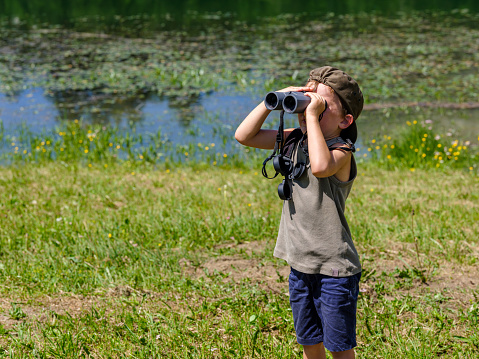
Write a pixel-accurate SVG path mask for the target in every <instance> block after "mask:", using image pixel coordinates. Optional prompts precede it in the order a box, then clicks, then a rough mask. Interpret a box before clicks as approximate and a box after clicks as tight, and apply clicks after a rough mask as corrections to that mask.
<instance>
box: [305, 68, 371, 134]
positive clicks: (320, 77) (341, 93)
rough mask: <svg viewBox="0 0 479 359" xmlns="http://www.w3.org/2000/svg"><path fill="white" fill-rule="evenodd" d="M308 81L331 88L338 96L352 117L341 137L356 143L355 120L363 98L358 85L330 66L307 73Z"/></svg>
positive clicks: (360, 109)
mask: <svg viewBox="0 0 479 359" xmlns="http://www.w3.org/2000/svg"><path fill="white" fill-rule="evenodd" d="M308 81H318V82H319V83H322V84H324V85H326V86H329V87H331V88H332V89H333V90H334V92H336V94H337V95H338V97H339V99H340V100H341V103H342V105H343V106H344V107H345V109H346V111H347V113H349V114H351V115H353V118H354V121H353V123H352V124H351V125H349V127H348V128H346V129H344V130H342V131H341V137H343V138H345V139H346V138H349V139H350V140H351V141H352V142H356V139H357V138H358V128H357V126H356V120H357V119H358V117H359V115H360V114H361V111H362V110H363V105H364V97H363V93H362V92H361V89H360V88H359V85H358V83H357V82H356V81H355V80H354V79H353V78H352V77H351V76H349V75H348V74H347V73H346V72H344V71H342V70H339V69H337V68H335V67H331V66H323V67H318V68H316V69H314V70H312V71H311V72H310V73H309V80H308Z"/></svg>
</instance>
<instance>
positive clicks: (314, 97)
mask: <svg viewBox="0 0 479 359" xmlns="http://www.w3.org/2000/svg"><path fill="white" fill-rule="evenodd" d="M304 95H305V96H308V97H309V98H311V103H310V104H309V105H308V107H306V112H305V115H306V116H307V115H311V116H312V117H313V118H318V117H319V115H321V114H322V113H323V112H324V111H325V110H326V100H325V99H324V98H323V96H321V95H320V94H318V93H316V92H306V93H305V94H304Z"/></svg>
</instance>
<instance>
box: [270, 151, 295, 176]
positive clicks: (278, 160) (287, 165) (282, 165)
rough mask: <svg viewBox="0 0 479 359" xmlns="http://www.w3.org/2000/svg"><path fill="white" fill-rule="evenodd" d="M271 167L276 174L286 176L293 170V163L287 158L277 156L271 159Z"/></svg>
mask: <svg viewBox="0 0 479 359" xmlns="http://www.w3.org/2000/svg"><path fill="white" fill-rule="evenodd" d="M273 166H274V169H275V171H276V172H279V173H281V174H282V175H283V176H288V175H289V174H290V173H291V171H292V170H293V162H292V161H291V159H290V158H289V157H286V156H283V155H278V156H276V157H275V158H274V159H273Z"/></svg>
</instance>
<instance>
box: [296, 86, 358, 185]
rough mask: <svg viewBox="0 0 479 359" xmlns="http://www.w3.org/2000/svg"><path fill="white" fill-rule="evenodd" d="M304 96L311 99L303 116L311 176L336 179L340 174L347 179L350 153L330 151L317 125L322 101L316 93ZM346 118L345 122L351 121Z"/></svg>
mask: <svg viewBox="0 0 479 359" xmlns="http://www.w3.org/2000/svg"><path fill="white" fill-rule="evenodd" d="M305 95H307V96H309V97H311V103H310V105H309V106H308V107H307V108H306V113H305V116H306V123H307V128H308V151H309V161H310V164H311V171H312V173H313V175H314V176H316V177H319V178H324V177H330V176H334V175H336V177H338V175H339V174H342V175H343V176H341V177H346V178H349V168H350V166H349V165H350V163H351V152H349V151H342V150H338V151H330V150H329V148H328V146H327V144H326V140H325V138H324V136H323V132H322V130H321V127H320V125H319V121H318V117H319V115H320V114H321V112H323V109H324V99H323V98H322V97H321V95H319V94H317V93H307V94H305ZM326 111H328V109H326ZM348 116H350V115H347V119H345V122H346V121H352V118H349V117H348ZM344 125H345V124H344ZM346 127H347V126H346ZM346 127H345V128H346ZM346 170H347V174H346V176H344V174H343V173H341V172H344V171H346Z"/></svg>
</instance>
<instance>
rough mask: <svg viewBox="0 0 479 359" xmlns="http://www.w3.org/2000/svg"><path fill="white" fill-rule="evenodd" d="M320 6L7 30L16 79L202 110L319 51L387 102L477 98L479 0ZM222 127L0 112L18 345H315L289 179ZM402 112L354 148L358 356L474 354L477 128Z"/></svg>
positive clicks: (2, 284) (5, 323)
mask: <svg viewBox="0 0 479 359" xmlns="http://www.w3.org/2000/svg"><path fill="white" fill-rule="evenodd" d="M322 16H323V17H322V18H321V19H320V21H318V20H317V19H316V20H310V19H306V18H304V17H302V16H296V15H295V16H292V15H291V16H290V15H288V16H281V17H274V18H268V19H264V21H263V22H262V23H261V24H246V23H243V22H240V21H238V22H229V19H227V18H225V17H221V16H219V17H216V18H215V19H212V20H211V22H209V24H208V26H204V24H205V23H202V24H203V25H202V26H203V27H200V28H196V29H195V30H194V31H192V32H191V33H190V32H188V31H189V30H187V29H185V30H184V31H183V30H182V31H171V32H169V31H166V30H165V31H162V32H161V33H160V34H158V33H154V32H151V31H150V30H149V29H148V28H147V26H146V25H145V26H144V27H142V25H141V24H142V23H143V22H142V21H136V22H135V23H136V24H137V25H138V28H137V32H136V34H132V33H131V32H130V33H128V34H126V33H123V32H122V31H121V26H120V25H118V26H120V27H118V28H116V29H117V30H118V31H116V30H115V31H113V32H106V33H104V34H102V35H101V36H98V33H96V34H91V33H87V32H85V30H86V29H88V22H87V21H86V20H85V22H84V23H82V21H83V20H81V21H80V20H78V22H77V24H76V25H74V26H72V28H71V29H65V28H61V27H53V26H49V25H45V26H44V27H42V28H41V29H39V28H35V27H33V28H30V29H29V31H24V28H23V27H22V26H23V24H20V25H19V26H18V27H15V26H14V27H13V28H12V27H6V26H4V27H2V32H1V35H0V47H1V49H2V51H0V92H2V93H10V94H15V93H16V92H18V91H22V90H23V89H25V88H28V87H30V86H31V87H36V86H40V87H43V88H45V89H46V90H47V91H48V92H49V93H50V94H51V96H52V98H53V99H54V100H55V101H56V103H57V104H58V108H64V103H63V101H64V99H65V98H66V96H67V95H73V96H77V95H79V97H81V95H82V94H88V93H94V94H96V95H98V96H100V95H101V96H104V97H103V98H104V99H105V101H110V104H111V103H113V104H114V103H115V101H117V100H118V98H123V99H124V98H128V97H141V96H146V95H147V94H151V93H156V94H159V95H162V96H174V98H175V100H176V101H177V105H178V107H186V105H185V104H187V103H191V102H192V99H193V100H194V99H195V98H197V97H198V96H201V95H202V94H205V93H209V92H211V91H214V90H218V89H221V90H222V91H225V92H227V91H229V90H231V91H235V93H237V92H239V91H246V89H248V91H250V90H251V91H252V93H253V94H254V95H255V96H256V95H257V94H263V93H264V92H265V91H268V90H270V89H274V88H278V87H280V86H282V85H285V84H290V83H291V82H292V81H300V79H302V78H305V77H306V75H307V73H306V72H305V69H308V68H310V67H313V66H316V65H317V63H318V61H319V60H320V61H321V62H331V63H335V64H336V65H337V66H339V67H342V68H345V69H348V71H349V72H351V73H354V74H357V75H358V79H359V80H360V81H361V83H362V84H364V85H363V86H364V88H368V92H367V103H368V104H369V105H380V106H391V104H392V105H394V106H396V105H399V104H403V105H404V104H406V105H408V104H409V103H413V104H415V105H418V99H420V100H421V102H422V101H424V102H425V103H429V104H431V103H432V104H434V105H437V106H439V105H441V104H444V103H445V102H447V103H448V104H449V105H451V104H455V105H458V106H460V105H464V104H466V103H467V104H470V105H471V104H472V105H471V106H473V105H474V103H477V102H478V100H477V96H478V94H477V84H476V82H477V81H476V80H475V79H476V77H477V69H478V55H477V54H478V53H479V51H477V50H478V48H477V47H478V46H479V43H478V42H477V35H478V34H477V31H478V30H477V15H474V14H470V13H468V12H453V13H450V14H444V13H422V14H412V15H411V14H409V15H405V14H398V15H397V16H395V17H390V18H386V17H382V16H379V15H375V14H373V15H371V14H370V15H365V14H358V15H344V16H334V15H331V14H329V15H326V14H325V15H322ZM146 18H147V17H146ZM121 23H122V22H121V21H120V22H119V24H121ZM82 24H83V25H82ZM125 29H126V28H125ZM218 29H223V30H224V29H226V31H223V30H222V31H219V30H218ZM278 32H279V33H281V34H283V35H284V36H281V37H280V39H279V40H278V37H277V36H276V35H277V33H278ZM305 38H308V39H309V40H313V41H309V40H308V42H305V41H303V39H305ZM273 39H274V41H273ZM338 39H341V41H340V42H339V41H338ZM314 40H316V41H314ZM292 54H293V55H294V56H293V55H292ZM318 59H319V60H318ZM412 89H414V90H412ZM444 89H447V91H444ZM79 106H80V105H79ZM408 106H409V105H408ZM187 111H189V109H188V108H187ZM385 118H386V119H388V116H386V114H385ZM212 121H213V120H212ZM213 122H214V121H213ZM212 127H214V136H215V140H214V141H213V140H211V141H210V140H208V141H202V142H199V141H198V140H196V139H195V138H194V136H193V139H191V138H188V140H185V141H183V142H182V143H177V142H173V141H171V140H170V139H169V138H168V134H165V133H163V132H161V131H160V132H157V133H152V134H146V133H138V132H137V131H136V129H135V128H134V127H132V128H130V129H129V130H128V131H126V130H121V129H118V128H113V127H111V126H107V125H91V124H88V123H87V122H86V121H84V119H83V118H82V117H81V116H78V118H77V120H75V121H64V122H60V123H59V125H58V127H57V128H55V129H51V130H49V129H46V130H45V131H43V132H42V133H35V132H32V131H30V130H29V128H28V127H27V125H23V126H20V127H19V128H18V130H16V131H15V132H14V133H12V132H8V131H5V130H4V129H3V126H2V127H1V128H0V142H1V143H0V146H1V147H2V148H3V149H4V150H3V152H2V163H3V166H2V168H1V169H2V170H1V171H0V218H1V223H2V225H1V226H0V248H1V249H0V358H78V357H83V358H92V357H93V358H124V357H132V358H212V357H213V358H215V357H217V358H300V357H301V350H300V347H299V346H298V345H297V344H296V343H295V337H294V329H293V324H292V315H291V312H290V310H289V300H288V295H287V286H288V284H287V276H288V267H287V266H285V263H284V262H282V261H279V260H277V259H275V258H274V257H273V255H272V252H273V247H274V241H275V237H276V233H277V226H278V223H279V218H280V211H281V201H280V200H279V199H278V197H277V194H276V188H277V185H278V181H279V180H276V179H275V180H273V181H268V180H266V179H264V178H263V177H262V176H261V164H262V161H263V160H264V158H265V157H266V156H267V153H265V152H264V151H257V150H254V149H251V148H241V147H235V146H234V145H233V144H232V143H231V142H232V140H231V128H226V127H220V126H216V123H214V124H213V126H212ZM230 127H231V126H230ZM400 128H401V129H400V130H399V131H394V132H392V131H389V129H388V132H381V134H380V135H378V136H376V135H375V134H372V132H371V136H369V137H367V136H364V137H363V138H362V143H361V146H360V148H359V149H358V151H357V152H356V154H355V156H356V159H357V162H358V164H359V174H358V178H357V180H356V183H355V185H354V190H353V191H352V193H351V196H350V198H349V199H348V205H347V217H348V220H349V224H350V227H351V230H352V233H353V236H354V240H355V243H356V246H357V249H358V251H359V253H360V255H361V261H362V264H363V274H362V280H361V287H360V288H361V293H360V298H359V308H358V343H359V346H358V348H357V353H358V357H360V358H372V357H374V358H397V357H406V358H437V357H443V358H477V357H478V356H477V353H478V351H479V335H478V331H477V327H478V325H479V291H478V289H477V288H478V283H479V275H478V273H479V271H478V265H479V252H478V248H479V242H478V238H479V225H478V223H479V210H478V203H479V198H478V197H479V167H478V163H479V148H478V146H479V137H478V138H477V141H476V136H477V135H479V134H474V135H473V137H471V138H469V139H468V140H462V139H461V137H456V134H455V133H451V134H442V133H440V132H438V128H437V127H436V124H435V123H431V121H430V120H429V119H428V118H426V117H424V118H423V117H420V116H418V117H417V118H416V119H413V118H412V117H411V116H410V117H408V119H407V120H405V121H404V122H403V123H402V126H400ZM189 131H191V132H195V131H194V129H191V128H190V129H189ZM377 133H379V131H377ZM185 135H186V136H187V135H188V134H187V133H185ZM193 135H194V133H193ZM216 139H218V140H219V142H215V141H216ZM268 172H269V171H268Z"/></svg>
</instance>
